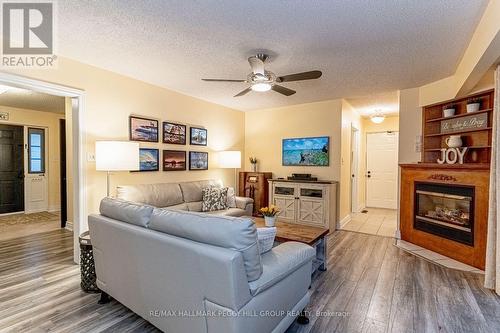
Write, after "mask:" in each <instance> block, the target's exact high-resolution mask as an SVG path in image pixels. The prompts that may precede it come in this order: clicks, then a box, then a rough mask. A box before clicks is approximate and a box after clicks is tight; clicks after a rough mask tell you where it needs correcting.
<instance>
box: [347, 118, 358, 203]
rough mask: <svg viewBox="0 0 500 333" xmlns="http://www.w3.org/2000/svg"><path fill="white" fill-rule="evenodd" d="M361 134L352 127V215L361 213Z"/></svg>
mask: <svg viewBox="0 0 500 333" xmlns="http://www.w3.org/2000/svg"><path fill="white" fill-rule="evenodd" d="M359 133H360V131H359V129H358V128H356V127H355V126H352V125H351V152H350V153H351V170H350V175H349V176H350V178H351V213H357V212H359V203H358V187H359V182H358V176H359ZM353 175H354V177H353Z"/></svg>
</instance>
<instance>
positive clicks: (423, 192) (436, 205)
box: [414, 182, 474, 246]
mask: <svg viewBox="0 0 500 333" xmlns="http://www.w3.org/2000/svg"><path fill="white" fill-rule="evenodd" d="M414 211H415V219H414V228H415V229H417V230H421V231H425V232H428V233H431V234H434V235H437V236H440V237H444V238H447V239H450V240H454V241H457V242H460V243H463V244H467V245H470V246H473V245H474V187H470V186H462V185H453V184H435V183H424V182H416V183H415V210H414Z"/></svg>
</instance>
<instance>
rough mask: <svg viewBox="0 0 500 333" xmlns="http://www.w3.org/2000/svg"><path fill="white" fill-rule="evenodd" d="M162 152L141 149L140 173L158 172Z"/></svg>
mask: <svg viewBox="0 0 500 333" xmlns="http://www.w3.org/2000/svg"><path fill="white" fill-rule="evenodd" d="M159 161H160V151H159V150H158V149H154V148H139V171H158V170H159V169H160V168H159Z"/></svg>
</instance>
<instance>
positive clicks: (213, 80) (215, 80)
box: [202, 79, 246, 82]
mask: <svg viewBox="0 0 500 333" xmlns="http://www.w3.org/2000/svg"><path fill="white" fill-rule="evenodd" d="M202 80H203V81H209V82H245V81H246V80H226V79H202Z"/></svg>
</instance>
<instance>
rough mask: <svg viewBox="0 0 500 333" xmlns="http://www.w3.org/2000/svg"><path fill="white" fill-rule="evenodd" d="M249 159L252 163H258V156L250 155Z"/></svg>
mask: <svg viewBox="0 0 500 333" xmlns="http://www.w3.org/2000/svg"><path fill="white" fill-rule="evenodd" d="M249 160H250V163H251V164H257V157H250V158H249Z"/></svg>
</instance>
